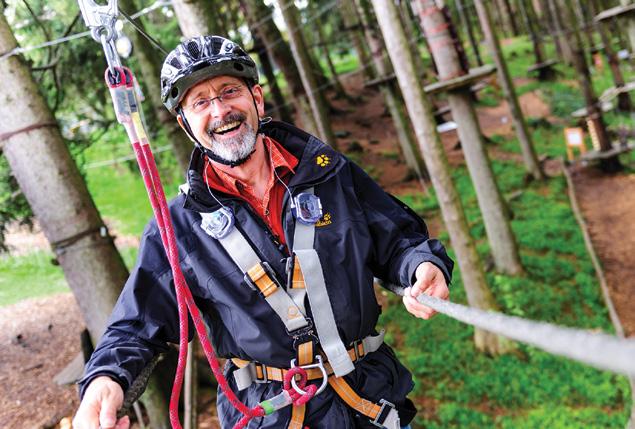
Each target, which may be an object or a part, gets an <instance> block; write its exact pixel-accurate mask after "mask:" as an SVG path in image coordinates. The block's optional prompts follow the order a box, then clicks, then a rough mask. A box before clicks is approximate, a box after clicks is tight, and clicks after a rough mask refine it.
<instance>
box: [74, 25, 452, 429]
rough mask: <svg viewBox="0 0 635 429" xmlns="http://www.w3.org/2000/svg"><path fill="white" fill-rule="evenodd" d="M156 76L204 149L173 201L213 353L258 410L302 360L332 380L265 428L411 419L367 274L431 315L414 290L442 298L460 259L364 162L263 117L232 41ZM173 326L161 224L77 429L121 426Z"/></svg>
mask: <svg viewBox="0 0 635 429" xmlns="http://www.w3.org/2000/svg"><path fill="white" fill-rule="evenodd" d="M161 84H162V96H163V101H164V103H165V105H166V107H167V108H168V109H169V110H170V111H171V112H172V113H173V114H175V115H176V117H177V120H178V122H179V124H180V125H181V127H182V128H183V129H184V130H185V131H186V132H187V134H188V135H189V136H190V138H191V139H192V140H193V142H194V143H195V146H196V147H195V149H194V152H193V154H192V160H191V165H190V169H189V171H188V185H189V186H187V187H186V188H184V189H182V191H183V192H182V194H181V195H179V196H178V197H177V198H176V199H175V200H174V201H172V202H171V205H170V209H171V215H172V218H173V221H174V224H175V231H176V235H177V239H178V244H179V255H180V261H181V266H182V268H183V272H184V274H185V277H186V279H187V281H188V285H189V287H190V289H191V291H192V294H193V296H194V299H195V301H196V304H197V306H198V307H199V308H200V309H201V312H202V314H203V316H204V318H205V322H206V324H207V327H208V328H209V333H210V337H211V340H212V343H213V344H214V347H215V349H216V351H217V353H218V354H219V355H221V356H224V357H227V358H231V359H229V360H228V362H227V366H226V368H225V374H226V376H227V378H228V380H229V382H230V385H231V387H232V389H233V390H234V391H235V392H236V393H237V395H238V396H239V398H240V399H241V401H243V402H245V403H246V404H247V405H248V406H249V407H253V406H254V405H256V404H258V403H259V402H260V401H262V400H264V399H268V398H271V397H273V396H275V395H276V394H278V393H280V390H281V383H280V376H279V374H281V373H282V372H283V371H285V370H287V369H289V368H290V367H292V366H295V365H300V366H303V365H308V364H312V365H315V367H318V368H319V369H320V370H321V369H322V368H324V369H325V372H328V374H329V375H330V376H329V377H328V380H327V379H324V380H323V379H322V376H321V375H320V371H318V372H317V374H318V375H317V376H316V377H314V378H312V381H311V383H316V384H320V385H324V386H325V389H324V390H323V391H322V392H321V393H320V394H318V395H316V396H315V397H314V398H312V399H311V400H310V401H309V402H308V404H306V406H305V407H296V406H293V407H291V406H289V407H286V408H283V409H281V410H279V411H277V412H275V413H273V414H271V415H268V416H265V417H263V418H260V419H259V420H260V421H259V422H258V424H259V426H258V427H261V428H287V427H292V428H296V427H298V428H302V427H304V425H306V426H308V427H310V428H312V429H316V428H338V429H339V428H367V427H368V428H371V427H377V426H380V427H381V426H385V427H389V428H390V429H394V428H398V427H400V426H406V425H408V423H409V422H410V421H411V420H412V418H413V417H414V414H415V409H414V406H413V404H412V402H411V401H410V400H408V399H407V398H406V395H407V394H408V392H409V391H410V390H411V389H412V387H413V382H412V378H411V374H410V373H409V372H408V371H407V370H406V369H405V368H404V367H403V366H402V365H401V364H400V363H399V362H398V360H397V358H396V357H395V355H394V353H393V351H392V350H391V349H390V348H389V347H388V346H387V345H385V344H383V341H382V338H383V334H378V333H377V331H376V330H375V324H376V322H377V319H378V316H379V313H380V307H379V305H378V304H377V301H376V299H375V295H374V290H373V277H374V276H376V277H378V278H381V279H384V280H386V281H389V282H392V283H396V284H401V285H403V286H406V287H408V286H411V287H410V288H408V289H406V296H405V297H404V299H403V302H404V305H405V307H406V309H407V310H408V311H409V312H410V313H412V314H413V315H415V316H417V317H420V318H423V319H428V318H429V317H431V316H432V315H433V314H434V311H433V310H432V309H430V308H428V307H425V306H423V305H421V304H420V303H418V302H417V301H416V300H415V298H414V297H416V296H418V295H419V294H421V293H426V294H429V295H431V296H435V297H438V298H442V299H447V297H448V288H447V283H448V282H449V280H450V275H451V272H452V267H453V262H452V261H451V259H450V258H449V257H448V256H447V254H446V252H445V250H444V248H443V246H442V245H441V244H440V243H439V242H438V241H436V240H433V239H429V237H428V233H427V229H426V226H425V224H424V223H423V221H422V220H421V219H420V218H418V217H417V216H416V215H415V214H414V213H413V212H412V211H411V210H410V209H409V208H408V207H406V206H404V205H403V204H402V203H400V202H399V201H398V200H396V199H394V198H392V197H391V196H389V195H388V194H386V193H384V192H383V191H382V190H381V189H380V188H379V186H378V185H377V184H376V183H375V182H373V181H372V180H371V179H370V178H369V177H368V176H367V175H366V174H365V173H364V172H363V171H362V170H361V169H360V168H359V167H358V166H357V165H355V164H353V163H352V162H350V161H349V160H347V159H346V158H345V157H343V156H342V155H340V154H339V153H337V152H335V151H333V150H332V149H331V148H330V147H329V146H327V145H325V144H324V143H322V142H320V141H319V140H318V139H316V138H315V137H313V136H311V135H309V134H307V133H305V132H304V131H301V130H299V129H297V128H295V127H293V126H291V125H288V124H284V123H276V122H269V123H266V121H263V120H261V118H262V117H263V115H264V100H263V91H262V88H261V87H260V86H259V85H258V72H257V70H256V65H255V63H254V62H253V60H252V59H251V58H250V57H249V56H248V55H247V54H245V52H244V51H243V50H242V49H241V48H240V47H239V46H238V45H236V44H235V43H233V42H231V41H229V40H227V39H224V38H222V37H218V36H208V37H196V38H193V39H189V40H186V41H184V42H183V43H181V44H180V45H179V46H178V47H177V48H176V49H175V50H174V51H172V52H171V53H170V54H169V55H168V57H167V58H166V60H165V62H164V65H163V69H162V81H161ZM178 335H179V334H178V315H177V306H176V298H175V295H174V290H173V286H172V273H171V270H170V267H169V264H168V261H167V258H166V256H165V253H164V250H163V248H162V245H161V239H160V233H159V231H158V228H157V226H156V223H155V222H154V221H152V222H151V223H150V224H149V225H148V227H147V228H146V230H145V232H144V234H143V239H142V243H141V247H140V250H139V257H138V261H137V265H136V266H135V268H134V269H133V271H132V274H131V276H130V279H129V280H128V282H127V284H126V286H125V288H124V291H123V292H122V294H121V296H120V298H119V301H118V303H117V305H116V307H115V309H114V311H113V315H112V316H111V319H110V325H109V328H108V329H107V331H106V333H105V334H104V336H103V337H102V339H101V340H100V342H99V344H98V346H97V348H96V350H95V352H94V354H93V356H92V357H91V359H90V361H89V362H88V364H87V366H86V373H85V376H84V378H83V379H82V381H81V382H80V391H81V395H82V398H83V399H82V403H81V405H80V407H79V410H78V411H77V415H76V416H75V420H74V425H75V427H77V428H97V427H99V426H101V427H102V428H113V427H116V428H118V429H119V428H126V427H127V426H128V424H129V422H128V419H127V418H123V419H120V420H119V421H116V417H115V415H116V410H117V409H118V408H119V407H120V406H121V403H122V399H123V396H124V391H125V390H126V389H127V388H128V387H129V386H130V384H131V383H132V382H133V380H134V379H135V377H136V376H137V375H138V374H139V372H140V371H141V370H142V369H143V368H144V367H145V365H146V364H147V363H148V362H149V361H150V360H151V359H152V357H153V356H154V355H155V354H156V353H159V352H161V351H164V350H166V347H167V343H168V342H172V343H177V342H178V339H179V338H178ZM276 374H278V378H276ZM327 382H328V385H327ZM369 401H370V402H369ZM217 409H218V415H219V419H220V422H221V424H222V427H223V428H231V427H233V426H234V425H235V424H236V423H237V422H238V420H239V419H240V417H241V415H240V413H239V412H238V411H237V410H236V409H234V408H233V406H232V405H231V404H230V403H229V401H228V400H227V398H226V396H225V395H224V394H223V392H220V391H219V393H218V400H217ZM369 409H370V411H369ZM373 410H374V411H373Z"/></svg>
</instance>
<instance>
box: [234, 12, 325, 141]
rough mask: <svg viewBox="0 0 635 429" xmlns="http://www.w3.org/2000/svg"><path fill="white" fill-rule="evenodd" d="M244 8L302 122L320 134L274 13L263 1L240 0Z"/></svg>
mask: <svg viewBox="0 0 635 429" xmlns="http://www.w3.org/2000/svg"><path fill="white" fill-rule="evenodd" d="M241 1H242V2H243V5H244V8H245V17H246V18H247V22H248V24H249V27H250V28H251V29H252V30H255V31H256V32H258V34H259V35H260V37H261V38H262V41H263V43H264V44H265V47H266V48H267V53H268V54H269V58H271V59H272V60H273V61H274V62H275V63H276V65H277V66H278V68H279V69H280V71H281V72H282V74H283V75H284V78H285V80H286V82H287V85H288V87H289V90H290V92H291V96H292V98H293V105H294V107H295V111H296V114H297V115H298V117H299V119H300V122H301V123H302V125H303V126H304V128H306V129H307V131H309V132H311V133H313V134H317V126H316V124H315V120H314V119H313V116H312V115H311V108H310V107H309V104H308V101H307V96H306V94H305V93H304V87H303V86H302V80H301V79H300V72H299V71H298V67H297V65H296V64H295V61H293V55H292V54H291V51H290V49H289V45H288V44H287V42H286V41H285V40H284V39H283V38H282V34H281V33H280V30H279V29H278V27H276V24H275V23H274V21H273V12H272V11H271V10H270V9H269V8H268V7H267V6H266V5H265V4H264V2H263V1H262V0H241Z"/></svg>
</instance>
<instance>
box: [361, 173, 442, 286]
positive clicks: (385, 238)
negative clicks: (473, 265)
mask: <svg viewBox="0 0 635 429" xmlns="http://www.w3.org/2000/svg"><path fill="white" fill-rule="evenodd" d="M351 169H352V175H353V182H354V187H355V192H356V195H357V197H358V200H359V202H360V204H361V206H362V209H363V211H364V214H365V216H366V222H367V224H368V228H369V230H370V233H371V236H372V239H373V245H374V249H373V250H374V261H373V267H372V268H373V274H374V275H375V276H376V277H378V278H380V279H382V280H387V281H389V282H392V283H396V284H399V285H401V286H404V287H407V286H411V285H412V284H413V282H414V275H415V271H416V269H417V267H418V266H419V264H421V263H423V262H431V263H433V264H434V265H436V266H437V267H439V269H441V271H442V272H443V275H444V277H445V280H446V282H447V283H448V284H449V283H450V281H451V279H452V269H453V267H454V262H453V261H452V259H450V257H449V256H448V254H447V253H446V251H445V248H444V247H443V245H442V244H441V242H440V241H438V240H436V239H432V238H430V237H429V235H428V228H427V227H426V224H425V222H424V221H423V220H422V219H421V218H420V217H419V216H418V215H417V214H416V213H415V212H414V211H413V210H412V209H410V208H409V207H408V206H407V205H406V204H404V203H402V202H401V201H399V200H397V199H396V198H394V197H393V196H392V195H390V194H388V193H386V192H384V191H383V190H382V189H381V188H380V186H379V185H378V184H377V183H376V182H375V181H374V180H372V179H371V178H370V177H369V176H368V175H367V174H366V173H365V172H364V171H363V170H362V169H361V168H360V167H359V166H357V165H355V164H354V163H351Z"/></svg>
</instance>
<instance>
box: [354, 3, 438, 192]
mask: <svg viewBox="0 0 635 429" xmlns="http://www.w3.org/2000/svg"><path fill="white" fill-rule="evenodd" d="M367 1H368V0H359V10H360V19H361V22H362V25H363V27H364V35H365V37H366V42H367V43H368V47H369V49H370V52H371V55H372V59H373V64H374V66H375V69H376V70H377V73H378V75H379V76H380V77H387V76H389V75H392V74H393V72H394V71H393V69H392V66H391V64H390V60H389V59H388V58H386V50H385V46H384V44H383V41H382V39H381V37H380V36H381V35H380V34H379V30H378V28H377V26H376V25H375V21H374V19H373V18H372V16H371V15H370V13H369V10H368V4H367ZM380 90H381V92H382V95H383V96H384V100H385V102H386V106H387V107H388V110H389V111H390V116H391V117H392V120H393V123H394V125H395V131H396V132H397V139H398V140H399V145H400V147H401V152H402V154H403V157H404V160H405V161H406V164H407V165H408V168H410V169H411V170H412V171H413V172H414V173H415V174H416V175H417V178H418V179H419V183H421V186H422V188H424V189H425V179H428V178H429V175H428V172H427V170H426V166H425V163H424V162H423V159H422V158H421V152H419V150H418V147H417V142H416V141H415V139H414V136H413V133H412V132H411V125H410V122H409V120H408V118H407V116H406V112H405V111H404V108H403V98H402V97H401V92H400V91H399V86H398V85H397V82H395V81H394V80H390V81H388V82H386V84H385V85H381V86H380Z"/></svg>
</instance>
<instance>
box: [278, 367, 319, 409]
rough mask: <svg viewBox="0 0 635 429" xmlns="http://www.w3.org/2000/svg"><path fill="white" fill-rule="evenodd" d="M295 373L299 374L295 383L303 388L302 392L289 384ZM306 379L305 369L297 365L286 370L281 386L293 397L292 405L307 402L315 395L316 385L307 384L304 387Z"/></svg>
mask: <svg viewBox="0 0 635 429" xmlns="http://www.w3.org/2000/svg"><path fill="white" fill-rule="evenodd" d="M296 375H298V376H300V379H299V380H297V379H296V385H297V386H298V387H299V388H300V389H302V390H304V394H302V393H300V392H298V391H297V390H296V389H295V388H294V387H293V386H291V380H292V379H293V378H294V377H295V376H296ZM307 379H308V376H307V373H306V370H305V369H304V368H302V367H299V366H295V367H293V368H291V369H289V371H287V373H286V374H285V375H284V382H283V388H284V390H286V391H287V392H289V395H290V396H291V397H292V398H293V405H296V406H299V405H304V404H306V403H307V402H309V400H310V399H311V398H313V396H315V392H317V389H318V387H317V386H316V385H315V384H311V385H309V387H307V388H306V389H304V388H305V386H306V382H307Z"/></svg>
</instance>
